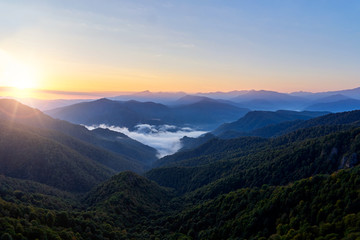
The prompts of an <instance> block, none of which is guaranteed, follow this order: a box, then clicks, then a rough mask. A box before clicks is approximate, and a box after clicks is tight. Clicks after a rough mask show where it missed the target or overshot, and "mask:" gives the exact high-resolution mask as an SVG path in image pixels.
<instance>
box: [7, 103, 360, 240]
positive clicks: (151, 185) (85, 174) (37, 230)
mask: <svg viewBox="0 0 360 240" xmlns="http://www.w3.org/2000/svg"><path fill="white" fill-rule="evenodd" d="M180 100H183V98H182V99H180ZM186 100H187V101H190V100H191V101H190V102H187V103H186V104H189V105H190V106H191V107H194V104H195V103H197V102H196V101H200V103H201V106H202V107H201V108H202V111H203V112H204V114H205V115H206V116H209V115H211V114H213V115H214V116H218V115H219V112H226V111H228V110H226V108H225V109H221V110H218V111H213V109H216V108H217V107H218V106H219V105H218V102H217V101H218V100H217V101H215V100H210V99H207V102H206V104H207V105H208V106H209V107H208V108H207V107H204V106H203V105H202V104H204V103H203V101H204V99H203V98H187V99H186ZM194 101H195V103H194ZM88 104H90V105H88ZM92 104H95V105H92ZM125 104H130V105H128V106H127V107H126V108H125V109H126V112H124V111H125V110H124V105H123V103H122V102H116V101H113V100H111V101H110V100H104V99H100V100H96V101H92V102H89V103H80V105H79V104H75V105H70V106H68V107H65V108H64V109H55V110H54V111H52V110H50V111H48V112H47V113H48V114H51V116H52V117H50V116H49V115H47V114H45V113H43V112H41V111H39V110H37V109H34V108H31V107H29V106H26V105H23V104H21V103H19V102H17V101H15V100H9V99H1V100H0V120H1V123H0V129H1V135H0V143H1V145H0V161H1V164H0V197H1V199H0V205H1V208H0V209H1V210H0V221H1V227H0V233H1V237H2V238H3V237H11V238H12V239H35V238H38V239H231V238H239V239H294V238H295V239H328V238H334V239H338V238H339V239H340V238H344V239H356V238H357V237H359V236H360V232H359V231H358V229H359V223H360V218H359V216H360V215H359V211H360V209H359V206H360V202H359V199H360V198H359V196H358V192H359V191H360V190H359V183H360V178H359V176H360V175H359V173H358V172H359V163H360V161H359V155H360V142H359V140H360V137H359V136H360V111H359V110H355V111H349V112H338V113H329V112H326V111H318V112H315V111H293V110H278V111H259V110H257V111H251V110H248V112H247V113H244V112H241V111H242V110H240V112H237V113H236V114H237V116H238V117H233V118H232V119H229V120H228V122H225V121H224V122H223V123H220V124H219V123H218V121H219V120H218V119H220V118H216V117H207V118H201V119H200V118H196V117H192V116H191V114H190V113H189V112H186V113H184V112H183V111H184V110H183V109H189V108H190V107H186V106H187V105H182V106H185V107H181V108H173V107H172V106H166V105H159V104H157V103H149V102H145V103H143V102H140V101H137V102H135V101H131V102H125ZM184 104H185V103H184ZM213 104H214V106H213ZM98 106H99V108H98V109H97V108H96V107H98ZM108 106H109V107H108ZM130 106H131V107H133V108H134V109H135V110H134V109H133V108H131V107H130ZM149 106H155V109H151V110H149V109H148V108H149ZM195 106H196V105H195ZM220 106H221V107H220V108H222V107H223V106H224V105H223V104H221V105H220ZM69 109H70V110H69ZM75 109H76V110H75ZM107 109H109V110H107ZM117 109H119V110H117ZM144 109H147V110H148V111H145V110H144ZM169 109H171V112H172V113H171V114H173V115H171V114H170V113H169V111H170V110H169ZM175 109H176V110H178V111H179V112H176V111H175ZM195 109H196V107H195ZM207 109H209V110H207ZM234 110H236V111H238V110H237V108H233V107H231V108H229V111H234ZM99 111H102V112H99ZM164 111H165V112H166V113H164ZM186 111H189V110H186ZM106 112H108V113H106ZM129 112H132V114H133V116H136V117H131V118H129V116H124V114H128V113H129ZM195 112H196V111H195ZM79 113H80V114H79ZM59 114H60V115H59ZM102 114H104V115H102ZM107 114H108V115H107ZM139 114H143V115H142V116H140V115H139ZM177 114H185V115H184V116H187V117H186V118H182V119H178V120H177V121H174V120H173V119H174V118H175V116H177ZM236 114H235V115H236ZM235 115H234V116H235ZM59 116H61V119H56V118H57V117H59ZM220 116H221V119H222V115H220ZM227 116H231V114H227ZM53 117H55V118H53ZM154 118H156V119H158V122H157V123H154V122H153V120H151V119H154ZM64 119H66V120H67V121H65V120H64ZM85 119H87V120H85ZM106 119H107V120H106ZM140 119H144V121H142V120H140ZM68 121H70V122H68ZM104 121H105V122H104ZM199 121H200V122H201V124H199V125H197V124H198V123H199ZM71 122H72V123H71ZM78 124H83V125H86V124H92V127H90V126H87V127H84V126H83V125H78ZM97 124H98V125H97ZM106 124H117V125H106ZM151 124H159V125H151ZM167 124H178V125H167ZM212 125H214V126H215V125H216V126H217V127H213V128H209V126H212ZM124 129H126V131H124ZM194 129H198V130H196V131H195V130H194ZM124 133H126V134H124ZM134 133H137V134H138V135H137V136H138V137H134V136H135V135H134ZM139 136H141V137H139ZM130 137H133V138H130ZM146 137H147V138H146ZM160 142H164V143H167V145H166V144H165V145H157V143H160ZM147 143H148V145H150V146H148V145H146V144H147ZM174 143H176V144H177V146H176V147H175V148H174V145H173V144H174ZM151 146H152V147H151ZM169 149H172V151H169ZM161 151H163V152H161ZM159 157H160V158H159ZM324 206H325V207H324ZM322 237H325V238H322Z"/></svg>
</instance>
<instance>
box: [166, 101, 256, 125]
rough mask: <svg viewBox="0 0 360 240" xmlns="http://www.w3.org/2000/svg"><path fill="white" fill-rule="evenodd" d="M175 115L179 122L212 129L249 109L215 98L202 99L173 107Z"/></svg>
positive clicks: (242, 114)
mask: <svg viewBox="0 0 360 240" xmlns="http://www.w3.org/2000/svg"><path fill="white" fill-rule="evenodd" d="M172 110H173V116H174V118H175V119H176V122H178V123H181V122H183V123H186V124H190V125H193V126H200V127H202V128H203V129H212V128H214V127H216V126H218V125H219V124H221V123H223V122H226V121H229V120H231V119H238V118H239V117H242V116H244V115H245V114H246V113H247V112H248V111H249V110H248V109H246V108H238V107H235V106H233V105H230V104H227V103H222V102H218V101H214V100H208V99H205V100H201V101H198V102H195V103H192V104H188V105H182V106H176V107H174V108H172Z"/></svg>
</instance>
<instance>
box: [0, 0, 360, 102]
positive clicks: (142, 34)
mask: <svg viewBox="0 0 360 240" xmlns="http://www.w3.org/2000/svg"><path fill="white" fill-rule="evenodd" d="M359 23H360V1H351V0H348V1H340V0H337V1H332V0H316V1H314V0H301V1H298V0H293V1H288V0H273V1H268V0H263V1H261V0H259V1H253V0H239V1H235V0H216V1H214V0H207V1H205V0H198V1H193V0H183V1H166V0H164V1H162V0H126V1H125V0H106V1H104V0H76V1H74V0H61V1H52V0H46V1H45V0H43V1H41V0H38V1H37V0H0V87H2V88H1V89H7V88H4V87H15V88H16V90H15V92H13V93H11V94H16V92H17V93H21V92H23V93H25V92H27V91H30V89H38V90H41V91H48V92H56V91H58V92H64V93H66V92H117V91H118V92H133V91H144V90H150V91H185V92H189V93H192V92H208V91H231V90H249V89H256V90H260V89H265V90H274V91H280V92H292V91H300V90H302V91H312V92H318V91H329V90H341V89H350V88H355V87H359V86H360V44H359V43H360V24H359ZM0 94H1V93H0ZM36 94H37V95H38V96H40V93H39V91H38V92H37V93H36ZM65 95H66V94H65Z"/></svg>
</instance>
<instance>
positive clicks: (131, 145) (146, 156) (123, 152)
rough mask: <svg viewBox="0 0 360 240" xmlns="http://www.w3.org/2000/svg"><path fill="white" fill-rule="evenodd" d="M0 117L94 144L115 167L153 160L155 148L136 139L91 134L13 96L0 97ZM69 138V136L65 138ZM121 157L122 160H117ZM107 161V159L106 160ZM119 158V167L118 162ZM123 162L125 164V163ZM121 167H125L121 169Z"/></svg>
mask: <svg viewBox="0 0 360 240" xmlns="http://www.w3.org/2000/svg"><path fill="white" fill-rule="evenodd" d="M0 119H4V120H7V121H15V122H18V123H21V124H24V125H27V126H30V127H35V128H40V129H45V130H53V131H57V132H60V133H63V135H64V134H65V135H68V136H71V137H73V138H76V139H78V140H81V141H83V142H87V143H88V144H92V145H95V146H97V147H100V148H103V150H105V149H106V150H109V151H111V152H112V154H108V155H112V156H116V155H118V156H117V157H115V158H113V160H112V161H110V162H113V164H111V165H112V166H109V167H113V166H115V165H116V166H117V167H116V168H115V170H117V171H118V170H126V169H127V170H136V171H137V172H138V171H141V170H140V169H141V168H142V167H130V168H128V167H129V166H132V165H149V164H150V163H151V162H152V161H154V160H156V159H157V158H156V150H155V149H153V148H150V147H148V146H146V145H144V144H142V143H140V142H137V141H135V140H132V139H129V138H127V137H126V138H125V137H122V138H115V139H114V138H113V139H109V138H105V137H104V136H99V134H94V133H93V132H91V131H89V130H87V129H86V128H85V127H83V126H80V125H75V124H71V123H69V122H66V121H62V120H57V119H53V118H51V117H49V116H47V115H45V114H43V113H42V112H41V111H39V110H37V109H33V108H30V107H28V106H26V105H23V104H21V103H19V102H17V101H15V100H10V99H0ZM63 138H64V137H63V136H62V135H61V136H60V135H54V136H53V140H58V141H61V140H62V139H63ZM69 141H70V140H69ZM120 159H122V160H120ZM110 162H109V163H110ZM121 162H123V164H124V165H123V167H122V166H121V165H122V163H121ZM126 166H127V167H126ZM124 167H125V169H124Z"/></svg>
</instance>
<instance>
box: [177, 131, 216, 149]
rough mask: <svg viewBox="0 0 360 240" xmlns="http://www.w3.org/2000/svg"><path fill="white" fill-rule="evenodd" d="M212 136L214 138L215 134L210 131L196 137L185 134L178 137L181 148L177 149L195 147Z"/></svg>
mask: <svg viewBox="0 0 360 240" xmlns="http://www.w3.org/2000/svg"><path fill="white" fill-rule="evenodd" d="M213 138H215V135H213V134H211V133H206V134H204V135H201V136H200V137H197V138H192V137H187V136H185V137H183V138H181V139H180V143H181V149H180V150H179V151H185V150H189V149H192V148H196V147H198V146H200V145H202V144H204V143H206V142H207V141H209V140H211V139H213Z"/></svg>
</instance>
